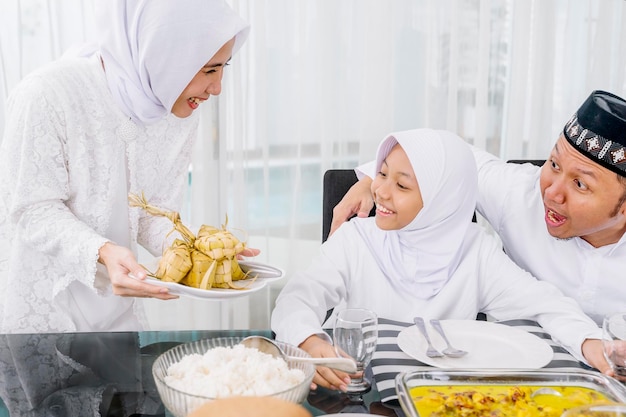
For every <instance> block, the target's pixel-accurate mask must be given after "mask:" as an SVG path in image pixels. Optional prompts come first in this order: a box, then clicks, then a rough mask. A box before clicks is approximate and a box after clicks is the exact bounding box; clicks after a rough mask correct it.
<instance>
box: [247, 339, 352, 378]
mask: <svg viewBox="0 0 626 417" xmlns="http://www.w3.org/2000/svg"><path fill="white" fill-rule="evenodd" d="M239 343H240V344H242V345H244V346H245V347H248V348H255V349H257V350H259V352H263V353H267V354H269V355H272V356H274V357H275V358H282V359H284V360H285V361H296V362H308V363H312V364H314V365H321V366H325V367H327V368H332V369H338V370H340V371H343V372H346V373H349V374H354V373H356V362H354V361H353V360H352V359H350V358H303V357H299V356H288V355H287V354H285V352H283V350H282V349H281V348H280V346H278V345H277V344H276V343H275V342H274V341H273V340H272V339H268V338H267V337H263V336H248V337H246V338H245V339H243V340H242V341H241V342H239Z"/></svg>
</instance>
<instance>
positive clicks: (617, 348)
mask: <svg viewBox="0 0 626 417" xmlns="http://www.w3.org/2000/svg"><path fill="white" fill-rule="evenodd" d="M602 334H603V336H602V346H603V349H604V357H605V358H606V360H607V362H608V363H609V365H611V368H613V371H614V372H615V375H616V376H626V312H623V313H615V314H611V315H609V316H606V317H605V318H604V321H603V323H602Z"/></svg>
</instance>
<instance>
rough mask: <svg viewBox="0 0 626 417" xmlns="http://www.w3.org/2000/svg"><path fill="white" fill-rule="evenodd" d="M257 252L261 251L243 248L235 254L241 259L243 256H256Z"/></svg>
mask: <svg viewBox="0 0 626 417" xmlns="http://www.w3.org/2000/svg"><path fill="white" fill-rule="evenodd" d="M259 253H261V250H260V249H254V248H245V249H244V250H243V251H242V252H241V253H239V254H238V255H237V259H243V257H244V256H257V255H258V254H259Z"/></svg>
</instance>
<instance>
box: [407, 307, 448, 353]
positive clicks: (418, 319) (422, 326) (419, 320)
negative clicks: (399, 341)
mask: <svg viewBox="0 0 626 417" xmlns="http://www.w3.org/2000/svg"><path fill="white" fill-rule="evenodd" d="M413 321H414V322H415V325H416V326H417V328H418V329H419V330H420V332H422V335H424V339H426V343H428V349H426V356H428V357H429V358H440V357H442V356H443V353H441V352H439V351H438V350H437V349H435V348H434V347H433V344H432V343H431V341H430V337H428V332H427V331H426V325H425V324H424V319H423V318H421V317H414V318H413Z"/></svg>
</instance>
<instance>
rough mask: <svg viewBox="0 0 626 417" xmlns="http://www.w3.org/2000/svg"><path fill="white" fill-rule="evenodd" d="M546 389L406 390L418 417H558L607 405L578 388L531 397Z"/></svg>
mask: <svg viewBox="0 0 626 417" xmlns="http://www.w3.org/2000/svg"><path fill="white" fill-rule="evenodd" d="M545 386H546V385H489V384H486V385H423V386H416V387H413V388H411V389H410V390H409V393H410V396H411V399H412V401H413V404H414V406H415V408H416V410H417V412H418V413H419V416H420V417H452V416H461V417H500V416H502V417H504V416H507V417H508V416H515V417H560V416H561V414H563V412H564V411H566V410H568V409H571V408H574V407H579V406H581V405H587V404H607V403H611V402H613V401H611V400H610V399H609V398H608V397H607V396H606V395H604V394H603V393H601V392H600V391H598V390H596V389H593V388H588V387H582V386H553V387H551V388H553V389H554V390H555V391H556V392H558V393H559V394H561V395H556V394H540V395H535V396H533V395H532V394H533V393H534V392H535V391H537V390H538V389H540V388H543V387H545Z"/></svg>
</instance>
